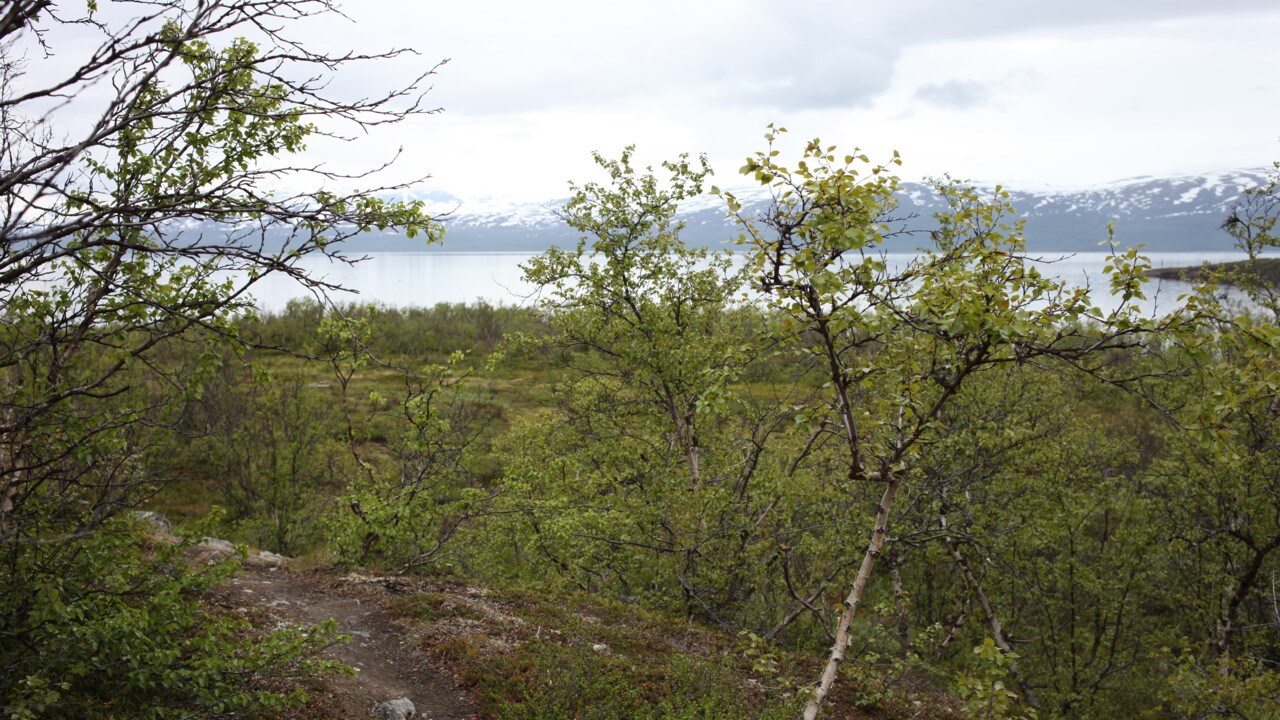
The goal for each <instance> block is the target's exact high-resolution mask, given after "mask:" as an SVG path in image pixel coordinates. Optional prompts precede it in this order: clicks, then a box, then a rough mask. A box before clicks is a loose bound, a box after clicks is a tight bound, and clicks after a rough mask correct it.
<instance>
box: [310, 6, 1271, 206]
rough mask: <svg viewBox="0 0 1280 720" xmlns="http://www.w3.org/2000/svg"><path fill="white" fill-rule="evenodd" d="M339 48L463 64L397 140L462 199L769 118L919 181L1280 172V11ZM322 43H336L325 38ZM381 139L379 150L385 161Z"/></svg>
mask: <svg viewBox="0 0 1280 720" xmlns="http://www.w3.org/2000/svg"><path fill="white" fill-rule="evenodd" d="M346 9H347V11H348V12H349V14H351V15H352V17H353V19H354V20H355V24H354V25H350V24H339V25H335V26H334V27H333V28H331V29H330V28H326V29H325V31H324V32H323V33H319V35H318V37H323V40H324V42H325V43H333V44H334V47H342V46H343V39H344V38H348V40H347V42H348V43H350V42H352V41H351V40H349V38H360V43H362V44H364V43H368V42H371V41H377V42H380V43H391V44H398V45H410V46H413V47H415V48H417V49H418V50H419V51H420V52H421V53H422V58H421V59H422V60H435V59H441V58H449V59H450V62H449V64H448V65H447V66H446V67H445V68H443V69H442V71H441V73H440V75H439V76H438V78H437V79H436V83H435V90H434V92H433V93H432V95H431V98H432V100H433V102H434V104H437V105H440V106H442V107H443V108H444V110H445V112H444V114H442V115H439V116H434V117H431V118H428V119H424V120H422V121H420V122H416V123H415V124H414V125H413V126H412V127H406V128H401V129H400V131H399V132H397V133H396V137H394V138H390V137H378V138H376V141H377V142H378V143H380V144H381V143H388V147H389V146H390V145H393V144H399V143H402V144H403V145H404V146H405V162H406V164H407V165H408V168H406V169H422V170H425V171H428V172H430V173H431V174H432V175H433V176H434V178H433V179H432V181H431V184H432V185H433V186H434V187H437V188H439V189H441V190H445V191H448V192H451V193H453V194H455V195H459V196H463V197H470V196H476V195H496V196H508V197H514V198H518V199H529V200H534V199H540V198H546V197H554V196H560V195H564V194H565V187H566V181H567V180H569V179H590V178H591V177H593V175H592V174H591V165H590V153H591V151H592V150H600V151H602V152H605V153H609V154H616V153H617V151H618V150H620V149H621V148H622V147H623V146H625V145H627V144H629V143H635V144H636V145H638V146H639V149H640V151H641V153H642V154H643V155H644V156H645V157H646V158H649V159H653V160H657V159H662V158H666V157H671V156H674V155H675V154H677V153H679V152H692V153H697V152H705V153H707V154H708V155H709V156H710V157H711V160H712V164H713V166H714V167H715V168H716V170H717V178H716V181H717V182H718V183H720V184H724V185H730V184H734V183H737V182H740V181H739V180H738V179H737V178H735V177H733V175H734V173H736V169H737V168H738V167H739V166H740V165H741V164H742V159H743V158H744V157H746V155H747V154H749V153H750V152H752V151H754V150H757V149H759V148H760V147H761V135H762V133H763V131H764V127H765V125H766V124H767V123H769V122H774V123H778V124H781V125H785V126H787V127H788V128H789V129H790V130H791V135H792V137H793V139H794V140H795V141H796V142H797V143H798V142H800V141H801V140H805V139H809V138H811V137H814V136H820V137H822V139H823V140H824V141H825V142H829V143H834V144H839V145H841V146H842V147H843V146H853V145H858V146H861V147H863V148H864V149H866V150H867V151H869V152H870V153H871V154H872V155H873V156H887V155H888V154H889V153H890V152H892V150H894V149H897V150H899V151H901V152H902V154H903V157H904V159H905V166H904V168H903V175H904V176H911V177H915V176H924V175H931V174H939V173H943V172H950V173H951V174H953V175H955V176H958V177H964V178H970V179H976V180H984V181H993V182H1005V183H1007V184H1036V185H1053V186H1066V187H1076V186H1082V185H1091V184H1096V183H1102V182H1107V181H1112V180H1118V179H1122V178H1126V177H1132V176H1137V175H1163V174H1170V173H1193V172H1200V171H1206V170H1219V169H1230V168H1241V167H1260V166H1265V165H1269V164H1270V163H1271V161H1272V160H1275V159H1278V158H1280V73H1278V72H1277V69H1278V68H1280V40H1277V38H1280V2H1276V0H1212V1H1211V0H1066V1H1061V2H1060V1H1058V0H1046V1H1044V2H1031V1H1029V0H965V1H964V2H957V1H956V0H881V1H880V2H876V3H870V2H863V1H861V0H845V1H844V2H838V1H801V2H794V3H779V2H755V1H750V0H745V1H744V0H737V1H732V2H731V1H729V0H682V1H680V2H674V1H668V0H651V1H650V2H645V3H609V2H600V1H599V0H587V1H583V2H574V1H556V2H552V1H547V0H544V1H543V2H527V1H520V2H452V3H437V2H420V1H412V2H411V1H403V2H400V1H395V0H378V1H376V2H369V1H367V0H364V1H362V2H359V3H356V2H349V3H348V4H347V5H346ZM317 32H319V31H318V30H317ZM367 147H368V146H366V148H367Z"/></svg>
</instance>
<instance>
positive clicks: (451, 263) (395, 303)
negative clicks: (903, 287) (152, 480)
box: [254, 252, 1242, 313]
mask: <svg viewBox="0 0 1280 720" xmlns="http://www.w3.org/2000/svg"><path fill="white" fill-rule="evenodd" d="M533 256H534V255H533V254H532V253H503V252H422V253H404V252H388V253H370V254H369V257H368V259H366V260H363V261H361V262H359V263H356V264H355V265H346V264H343V263H335V262H332V261H330V260H328V259H327V258H323V257H313V258H308V259H306V260H305V261H304V262H303V263H301V265H302V267H304V268H306V269H307V270H308V271H310V272H312V273H314V274H315V275H316V276H317V277H321V278H324V279H325V280H327V281H329V282H332V283H336V284H338V285H341V286H342V287H344V288H347V289H348V290H350V291H351V292H349V293H336V294H334V296H333V297H334V299H336V300H339V301H351V302H373V303H378V304H381V305H388V306H392V307H415V306H431V305H435V304H437V303H444V302H448V303H475V302H479V301H482V300H483V301H485V302H488V303H491V304H494V305H529V304H532V303H533V302H534V301H535V299H534V292H535V290H536V288H534V287H533V286H531V285H528V284H526V283H524V282H523V281H522V280H521V275H522V272H521V270H520V265H521V264H522V263H525V262H527V261H528V260H529V258H532V257H533ZM1035 256H1036V257H1038V258H1041V259H1043V260H1044V261H1045V262H1044V263H1043V264H1041V265H1040V268H1041V272H1043V273H1044V274H1045V275H1048V276H1053V277H1057V278H1061V279H1064V280H1066V281H1068V282H1069V283H1071V284H1072V285H1074V286H1080V285H1085V284H1088V285H1089V286H1091V287H1093V288H1094V289H1095V298H1094V301H1095V304H1097V305H1098V306H1099V307H1101V308H1102V309H1104V310H1107V309H1110V307H1111V306H1114V305H1115V302H1114V301H1110V299H1109V297H1107V296H1106V289H1107V284H1106V281H1105V280H1106V279H1105V277H1104V276H1103V275H1102V267H1103V266H1104V265H1105V264H1106V261H1107V254H1106V253H1100V252H1096V253H1074V254H1061V253H1037V254H1036V255H1035ZM1147 256H1148V257H1150V258H1151V262H1152V264H1153V265H1154V266H1155V267H1182V266H1186V265H1199V264H1200V263H1202V262H1205V261H1209V262H1222V261H1231V260H1239V259H1241V257H1242V255H1241V254H1240V253H1220V252H1219V253H1214V252H1206V253H1193V252H1176V253H1147ZM888 258H889V260H890V262H891V263H892V262H893V261H894V260H895V259H896V260H897V261H898V262H900V263H904V262H906V261H908V260H909V259H910V258H911V255H893V254H891V255H889V256H888ZM1187 288H1188V286H1187V285H1186V284H1185V283H1181V282H1170V281H1163V282H1160V281H1156V280H1152V281H1151V283H1150V284H1149V285H1148V286H1147V295H1148V296H1149V300H1148V303H1147V311H1148V312H1149V313H1154V312H1159V311H1164V310H1168V309H1171V308H1172V307H1173V305H1174V303H1175V302H1176V300H1177V296H1178V295H1180V294H1182V293H1184V292H1186V290H1187ZM254 295H255V297H256V299H257V301H258V304H259V306H260V307H261V308H263V309H264V310H267V311H269V312H274V311H279V310H282V309H284V307H285V305H286V304H287V303H288V302H289V301H290V300H292V299H295V298H302V297H310V295H309V294H308V292H307V291H306V290H305V289H304V288H303V287H301V286H300V285H298V284H297V283H296V282H294V281H293V280H292V279H290V278H287V277H283V276H269V277H267V278H265V279H264V280H263V281H261V282H260V283H259V284H258V286H257V290H256V292H255V293H254Z"/></svg>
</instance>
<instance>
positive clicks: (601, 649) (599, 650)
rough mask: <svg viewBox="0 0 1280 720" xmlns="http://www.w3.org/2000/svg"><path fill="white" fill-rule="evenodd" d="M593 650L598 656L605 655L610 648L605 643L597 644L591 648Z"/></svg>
mask: <svg viewBox="0 0 1280 720" xmlns="http://www.w3.org/2000/svg"><path fill="white" fill-rule="evenodd" d="M591 649H592V650H594V651H595V653H596V654H597V655H604V654H606V653H608V652H609V646H608V645H605V644H604V643H596V644H595V645H592V646H591Z"/></svg>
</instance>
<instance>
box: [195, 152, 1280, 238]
mask: <svg viewBox="0 0 1280 720" xmlns="http://www.w3.org/2000/svg"><path fill="white" fill-rule="evenodd" d="M1269 176H1270V172H1269V171H1267V170H1263V169H1255V170H1238V171H1230V172H1219V173H1211V174H1205V175H1194V176H1181V177H1166V178H1152V177H1139V178H1130V179H1127V180H1120V181H1117V182H1113V183H1108V184H1106V185H1102V186H1098V187H1093V188H1087V189H1075V190H1064V189H1038V190H1031V189H1019V188H1015V187H1007V188H1005V189H1006V190H1008V191H1009V193H1010V195H1011V201H1012V203H1013V205H1014V207H1015V208H1016V209H1017V211H1018V212H1019V213H1020V215H1021V217H1023V218H1025V219H1026V238H1027V245H1028V247H1029V248H1030V249H1032V250H1036V251H1067V252H1082V251H1083V252H1088V251H1095V250H1099V249H1100V248H1099V244H1100V243H1101V242H1102V241H1104V240H1105V239H1106V237H1107V223H1108V222H1112V221H1114V222H1115V223H1116V236H1115V237H1116V241H1117V242H1118V243H1120V244H1121V245H1124V246H1133V245H1139V244H1142V245H1146V247H1147V249H1148V250H1150V251H1153V252H1176V251H1200V252H1210V251H1213V252H1217V251H1229V250H1231V249H1233V248H1232V241H1231V238H1230V237H1229V236H1227V234H1226V233H1225V232H1223V231H1222V230H1221V229H1220V228H1221V225H1222V222H1223V220H1224V219H1225V218H1226V216H1227V214H1228V212H1229V210H1230V208H1231V207H1232V206H1233V205H1234V204H1235V203H1236V202H1238V201H1239V199H1240V196H1241V194H1242V193H1243V192H1244V191H1245V190H1246V189H1248V188H1252V187H1257V186H1259V185H1263V184H1265V183H1266V182H1267V180H1268V178H1269ZM979 187H980V188H981V187H983V186H982V185H980V184H979ZM986 190H987V191H990V190H991V188H990V187H987V188H986ZM730 192H733V193H734V194H735V195H736V196H737V198H738V200H739V201H740V202H741V203H742V205H743V209H742V215H743V216H744V217H749V218H750V217H755V216H757V215H758V214H759V213H760V212H762V211H763V210H764V209H765V208H766V207H767V206H768V203H769V201H770V196H769V192H768V188H761V187H747V188H731V189H730ZM387 197H388V199H395V200H410V199H412V200H421V201H423V202H424V203H425V204H426V209H427V211H428V212H429V213H431V214H432V215H433V216H436V217H439V218H440V219H441V221H442V222H443V223H444V224H445V228H446V230H445V241H444V245H443V246H439V245H437V246H427V245H426V244H425V243H424V242H423V239H422V238H421V237H418V238H414V239H409V238H406V237H404V236H402V235H399V234H396V233H392V232H372V233H369V234H367V235H364V236H361V237H359V238H353V239H351V240H350V241H348V244H347V245H346V249H347V250H348V251H349V252H350V253H355V254H358V253H361V252H376V251H425V250H444V251H449V252H477V251H521V252H539V251H541V250H544V249H546V248H548V247H550V246H551V245H553V244H556V245H561V246H568V245H573V244H575V243H576V242H577V241H578V235H577V233H576V232H575V231H573V230H572V229H571V228H569V227H568V226H567V225H565V223H564V222H563V221H562V220H561V219H560V216H559V212H560V210H561V209H562V208H563V206H564V203H565V199H564V198H561V199H558V200H548V201H543V202H507V201H503V200H498V199H494V198H480V199H459V198H456V197H453V196H451V195H448V194H445V193H441V192H439V191H426V190H407V191H401V192H398V193H395V194H388V195H387ZM898 200H899V206H898V208H897V210H896V212H895V215H897V216H903V217H907V218H909V219H908V220H907V223H908V225H909V226H911V227H914V228H916V229H927V228H928V227H929V226H930V225H931V223H932V218H933V214H934V213H936V212H940V211H943V210H944V209H945V207H944V205H943V203H942V201H941V199H940V198H939V197H938V195H937V194H936V193H935V192H934V190H933V188H932V187H931V186H930V185H927V184H923V183H904V184H903V185H902V190H901V193H900V194H899V198H898ZM679 218H680V219H681V220H683V221H684V223H685V229H684V231H683V233H682V234H681V237H682V238H683V239H684V241H685V242H686V243H688V244H690V245H701V246H710V247H730V246H731V245H732V240H733V238H736V237H737V236H738V235H739V233H740V229H739V228H738V227H737V226H736V225H735V224H734V223H733V222H732V221H731V220H729V219H727V218H726V216H725V205H724V201H723V200H721V199H720V198H718V197H714V196H711V195H706V196H702V197H699V198H695V199H693V200H691V201H689V202H687V203H685V204H684V205H683V206H682V207H681V210H680V214H679ZM174 229H178V230H180V231H182V232H184V233H190V234H191V235H195V236H199V235H203V236H205V237H209V236H210V235H212V234H221V233H223V232H227V231H228V229H229V228H228V227H226V226H212V225H205V224H202V223H194V224H193V223H188V224H187V225H184V226H181V227H177V226H175V228H174ZM921 242H923V240H917V239H913V238H912V237H903V238H901V239H900V240H898V241H896V245H895V247H893V248H890V250H891V251H894V250H897V251H901V252H910V251H911V250H914V249H915V247H916V245H918V244H920V243H921Z"/></svg>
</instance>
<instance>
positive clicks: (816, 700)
mask: <svg viewBox="0 0 1280 720" xmlns="http://www.w3.org/2000/svg"><path fill="white" fill-rule="evenodd" d="M898 484H899V480H898V476H897V475H896V474H893V473H890V474H889V478H888V481H887V483H886V484H885V488H884V495H883V496H881V498H880V504H879V505H878V506H876V517H875V523H874V524H873V526H872V529H871V541H870V542H869V543H868V544H867V551H866V553H865V554H863V556H862V566H861V567H860V568H858V575H857V577H855V578H854V579H853V589H851V590H850V591H849V596H848V597H846V598H845V600H844V612H842V613H840V621H839V622H838V623H837V624H836V641H835V644H834V645H832V646H831V655H830V656H829V657H828V658H827V666H826V667H825V668H824V669H823V671H822V679H821V680H819V681H818V687H817V689H816V690H815V691H814V693H813V697H812V698H810V699H809V702H808V704H806V705H805V707H804V720H814V718H816V717H818V712H819V711H820V710H821V709H822V703H823V701H824V700H826V698H827V693H829V692H831V685H832V683H834V682H835V679H836V673H838V672H839V671H840V664H841V663H843V662H844V653H845V650H846V649H848V647H849V625H850V624H851V623H852V622H853V616H854V614H855V613H856V612H857V611H858V602H859V601H861V600H862V591H863V590H864V589H865V588H866V586H867V579H868V578H870V577H871V571H872V570H874V569H875V566H876V558H878V557H880V549H881V548H883V547H884V535H885V531H886V530H887V529H888V527H889V509H890V508H891V507H893V500H894V498H895V497H897V495H898Z"/></svg>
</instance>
